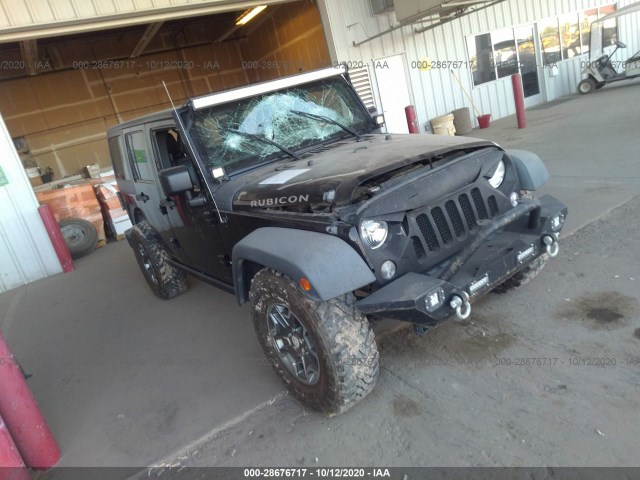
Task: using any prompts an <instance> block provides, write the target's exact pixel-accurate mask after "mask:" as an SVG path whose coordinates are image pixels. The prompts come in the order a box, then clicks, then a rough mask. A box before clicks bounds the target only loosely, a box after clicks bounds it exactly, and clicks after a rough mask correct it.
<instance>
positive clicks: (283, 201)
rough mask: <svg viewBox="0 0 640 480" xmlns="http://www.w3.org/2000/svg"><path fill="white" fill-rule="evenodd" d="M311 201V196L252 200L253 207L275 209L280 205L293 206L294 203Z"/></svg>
mask: <svg viewBox="0 0 640 480" xmlns="http://www.w3.org/2000/svg"><path fill="white" fill-rule="evenodd" d="M308 201H309V195H290V196H288V197H274V198H262V199H260V200H251V206H252V207H275V206H278V205H291V204H293V203H304V202H308Z"/></svg>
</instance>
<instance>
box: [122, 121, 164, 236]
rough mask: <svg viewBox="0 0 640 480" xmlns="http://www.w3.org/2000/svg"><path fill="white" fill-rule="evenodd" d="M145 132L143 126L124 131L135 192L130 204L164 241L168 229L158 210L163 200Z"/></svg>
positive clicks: (155, 166)
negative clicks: (133, 204) (133, 202)
mask: <svg viewBox="0 0 640 480" xmlns="http://www.w3.org/2000/svg"><path fill="white" fill-rule="evenodd" d="M145 132H146V127H145V126H144V125H138V126H135V127H130V128H128V129H125V130H124V131H123V136H124V143H125V149H126V155H127V159H128V163H129V169H130V171H131V179H132V180H133V185H134V189H135V196H134V199H133V200H134V201H135V205H136V207H137V208H139V209H140V210H141V211H142V213H143V214H144V217H145V218H146V219H147V220H148V221H149V223H151V225H152V226H153V227H154V228H155V229H156V230H157V231H158V232H159V233H160V235H162V236H163V237H165V236H167V235H168V234H169V233H170V231H171V225H170V224H169V221H168V220H167V218H166V216H165V215H162V213H161V212H160V209H159V203H160V200H161V199H162V196H161V193H160V190H159V188H158V176H157V165H156V163H155V159H154V156H153V155H152V153H151V149H150V144H149V141H148V135H147V134H146V133H145Z"/></svg>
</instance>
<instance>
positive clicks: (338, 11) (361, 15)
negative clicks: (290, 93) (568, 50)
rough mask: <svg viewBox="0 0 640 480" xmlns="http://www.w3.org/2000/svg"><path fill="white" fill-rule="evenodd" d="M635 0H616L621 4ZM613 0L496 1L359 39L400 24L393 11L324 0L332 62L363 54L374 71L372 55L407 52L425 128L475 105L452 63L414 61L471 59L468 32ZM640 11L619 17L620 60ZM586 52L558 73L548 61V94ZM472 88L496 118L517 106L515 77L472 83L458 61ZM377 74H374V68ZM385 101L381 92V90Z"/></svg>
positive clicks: (360, 0)
mask: <svg viewBox="0 0 640 480" xmlns="http://www.w3.org/2000/svg"><path fill="white" fill-rule="evenodd" d="M634 1H635V0H618V1H617V2H615V3H616V4H617V6H618V8H620V7H623V6H625V5H628V4H631V3H634ZM611 3H614V0H540V1H536V2H532V1H525V0H507V1H505V2H503V3H501V4H498V5H496V6H493V7H490V8H487V9H485V10H482V11H479V12H476V13H472V14H470V15H467V16H465V17H462V18H459V19H456V20H453V21H451V22H449V23H447V24H445V25H443V26H440V27H437V28H435V29H433V30H430V31H427V32H424V33H419V34H416V33H414V28H419V27H420V24H416V25H412V26H406V27H403V28H400V29H397V30H395V31H393V32H391V33H387V34H386V35H384V36H382V37H380V38H377V39H374V40H372V41H370V42H367V43H364V44H362V45H361V46H359V47H356V46H354V45H353V44H354V42H356V43H357V42H361V41H363V40H365V39H366V38H368V37H371V36H374V35H376V34H377V33H380V32H382V31H384V30H387V29H388V28H390V27H391V26H393V25H395V23H396V20H395V14H393V13H390V14H383V15H377V16H374V15H373V14H372V12H371V6H370V0H349V1H344V0H319V2H318V4H319V7H320V11H321V13H322V17H323V22H324V25H325V30H326V33H327V37H328V43H329V47H330V51H331V54H332V61H334V62H345V61H346V62H351V63H352V64H354V65H359V62H364V63H367V64H368V65H369V68H370V70H372V71H374V72H375V68H374V65H373V63H372V60H373V59H380V58H383V57H387V56H390V55H396V54H402V53H404V54H405V57H406V63H407V65H406V67H407V68H406V72H405V73H406V76H407V81H408V83H409V87H410V91H411V92H412V96H413V101H414V104H415V107H416V111H417V114H418V120H419V123H420V126H421V128H422V130H423V131H424V129H425V125H426V124H427V121H428V120H429V119H432V118H435V117H437V116H440V115H444V114H446V113H449V112H451V111H452V110H455V109H457V108H462V107H470V105H469V102H468V101H467V100H466V99H465V98H464V96H463V94H462V92H461V90H460V87H459V86H458V84H457V83H456V81H455V80H454V79H453V78H452V76H451V73H450V71H449V69H446V68H443V69H432V70H426V71H423V70H419V69H418V68H411V62H412V61H420V60H424V59H426V58H429V59H431V60H451V61H456V60H459V61H467V60H468V58H467V48H466V41H465V37H466V36H468V35H474V34H481V33H487V32H491V31H492V30H497V29H499V28H504V27H511V26H518V25H526V24H531V23H534V22H536V21H537V20H542V19H544V18H547V17H552V16H557V15H561V14H563V13H572V12H578V11H582V10H585V9H588V8H593V7H598V6H603V5H609V4H611ZM638 17H639V16H638V15H629V16H624V17H621V18H619V19H618V25H619V38H620V39H621V40H623V41H624V42H625V43H627V46H628V48H627V49H626V50H622V51H619V52H618V54H617V55H616V60H624V59H625V58H627V57H629V56H630V55H631V54H632V53H633V52H635V51H637V50H638V49H640V39H639V38H638V32H639V31H640V30H639V29H638V22H639V21H640V20H639V18H638ZM585 60H588V56H586V55H581V56H577V57H575V58H573V59H570V60H565V61H562V62H559V63H558V68H559V74H558V75H556V76H555V77H552V76H551V75H550V69H549V68H545V69H544V75H545V86H546V88H545V94H546V100H547V101H549V100H553V99H556V98H559V97H561V96H564V95H568V94H571V93H574V92H575V91H576V87H577V85H578V82H579V81H580V78H581V66H580V63H581V62H582V61H585ZM455 72H456V74H457V75H458V77H459V78H460V79H461V81H462V84H463V86H464V88H465V89H466V90H467V92H471V95H472V98H473V101H474V103H475V104H476V105H477V107H478V108H479V109H480V110H481V111H482V112H483V113H491V114H492V118H494V119H497V118H501V117H504V116H507V115H512V114H514V113H515V105H514V101H513V89H512V86H511V79H510V78H509V77H505V78H503V79H500V80H497V81H493V82H489V83H485V84H483V85H480V86H477V87H473V86H472V79H471V72H470V70H469V69H468V68H466V67H464V66H463V67H462V68H459V69H456V71H455ZM373 78H375V75H373ZM377 102H378V105H379V96H377Z"/></svg>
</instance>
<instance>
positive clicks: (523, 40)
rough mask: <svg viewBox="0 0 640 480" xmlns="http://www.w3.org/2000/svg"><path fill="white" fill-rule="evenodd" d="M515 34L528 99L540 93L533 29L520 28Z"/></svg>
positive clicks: (523, 87) (523, 83)
mask: <svg viewBox="0 0 640 480" xmlns="http://www.w3.org/2000/svg"><path fill="white" fill-rule="evenodd" d="M514 33H515V39H516V44H517V45H518V56H519V57H520V73H521V75H522V89H523V90H524V96H525V98H528V97H530V96H532V95H537V94H539V93H540V84H539V82H538V68H537V62H536V45H535V43H534V38H533V27H531V26H527V27H518V28H515V29H514Z"/></svg>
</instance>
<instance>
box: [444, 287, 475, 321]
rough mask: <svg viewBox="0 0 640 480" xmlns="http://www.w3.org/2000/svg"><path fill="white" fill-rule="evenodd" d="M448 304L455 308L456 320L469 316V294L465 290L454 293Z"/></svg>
mask: <svg viewBox="0 0 640 480" xmlns="http://www.w3.org/2000/svg"><path fill="white" fill-rule="evenodd" d="M449 306H450V307H451V308H453V309H455V311H456V317H458V320H466V319H467V318H469V315H471V303H470V302H469V294H468V293H467V292H460V293H459V294H457V293H456V294H454V295H453V296H452V297H451V301H450V302H449Z"/></svg>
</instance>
